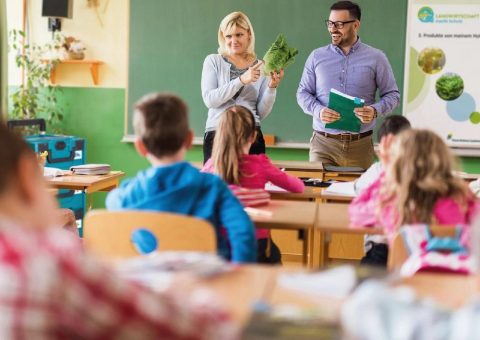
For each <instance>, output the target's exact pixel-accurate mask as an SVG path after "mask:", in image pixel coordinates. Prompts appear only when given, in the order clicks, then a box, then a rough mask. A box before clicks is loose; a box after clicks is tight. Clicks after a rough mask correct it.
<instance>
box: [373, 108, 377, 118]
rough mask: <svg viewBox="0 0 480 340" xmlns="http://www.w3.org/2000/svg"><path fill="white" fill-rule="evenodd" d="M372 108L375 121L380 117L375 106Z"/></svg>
mask: <svg viewBox="0 0 480 340" xmlns="http://www.w3.org/2000/svg"><path fill="white" fill-rule="evenodd" d="M372 108H373V119H375V118H377V116H378V113H377V109H376V108H374V107H373V106H372Z"/></svg>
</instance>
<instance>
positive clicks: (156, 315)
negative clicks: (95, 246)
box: [0, 123, 236, 339]
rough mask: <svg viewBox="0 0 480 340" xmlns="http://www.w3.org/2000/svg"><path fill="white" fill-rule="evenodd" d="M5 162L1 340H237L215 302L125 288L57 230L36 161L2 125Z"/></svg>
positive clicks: (1, 176)
mask: <svg viewBox="0 0 480 340" xmlns="http://www.w3.org/2000/svg"><path fill="white" fill-rule="evenodd" d="M0 159H1V162H0V250H1V251H0V272H1V273H2V275H0V309H1V311H2V314H1V317H0V338H1V339H107V338H108V339H129V338H132V337H134V338H138V339H187V338H188V339H224V338H225V337H227V338H230V339H232V338H233V339H235V338H236V336H235V331H234V332H232V328H231V327H232V324H231V321H229V320H230V319H229V318H228V315H226V314H225V311H223V310H221V309H219V308H218V304H217V302H216V301H215V300H214V299H213V298H207V300H209V301H206V300H203V301H202V303H197V302H194V300H192V299H190V297H185V291H179V292H174V291H171V290H170V291H166V292H163V293H154V292H153V291H150V290H149V289H147V288H144V287H141V286H140V285H138V284H133V283H131V282H128V281H126V280H123V279H121V278H120V277H118V276H117V275H115V274H114V273H113V272H111V271H110V270H109V269H108V268H106V267H105V266H103V265H101V264H100V263H98V262H96V261H95V260H94V259H92V258H91V257H89V256H88V255H87V254H85V252H84V251H83V249H82V248H81V245H80V244H79V242H78V237H75V236H73V235H72V234H71V233H69V232H66V231H64V230H62V228H56V224H57V214H56V212H57V207H56V202H55V200H54V198H53V196H52V195H51V193H49V192H48V191H47V184H46V182H45V181H44V179H43V174H42V172H41V168H40V167H39V166H38V162H37V160H36V157H35V155H34V153H33V152H32V150H30V148H29V147H28V145H27V144H26V143H25V141H24V140H23V139H22V138H21V137H19V136H17V135H15V134H14V133H13V132H12V131H10V130H8V128H7V127H6V126H5V125H4V124H3V123H0ZM197 300H198V299H197Z"/></svg>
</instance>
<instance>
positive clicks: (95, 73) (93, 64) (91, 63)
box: [50, 59, 103, 85]
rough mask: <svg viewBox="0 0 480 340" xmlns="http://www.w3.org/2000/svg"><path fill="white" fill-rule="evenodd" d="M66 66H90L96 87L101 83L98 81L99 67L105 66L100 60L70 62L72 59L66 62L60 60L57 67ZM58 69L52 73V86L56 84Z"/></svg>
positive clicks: (54, 69)
mask: <svg viewBox="0 0 480 340" xmlns="http://www.w3.org/2000/svg"><path fill="white" fill-rule="evenodd" d="M65 64H68V65H72V64H74V65H78V64H82V65H89V66H90V74H91V75H92V80H93V84H94V85H98V83H99V81H98V66H99V65H102V64H103V61H100V60H70V59H66V60H60V61H59V62H58V64H57V65H65ZM56 68H57V67H54V68H53V69H52V71H51V73H50V82H51V83H52V84H55V82H56V75H57V74H56V73H57V70H56Z"/></svg>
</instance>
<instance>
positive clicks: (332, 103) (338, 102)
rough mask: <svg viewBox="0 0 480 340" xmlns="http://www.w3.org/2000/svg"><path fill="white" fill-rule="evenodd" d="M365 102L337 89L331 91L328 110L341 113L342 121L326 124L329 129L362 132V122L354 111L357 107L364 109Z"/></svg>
mask: <svg viewBox="0 0 480 340" xmlns="http://www.w3.org/2000/svg"><path fill="white" fill-rule="evenodd" d="M364 105H365V101H364V100H363V99H361V98H358V97H352V96H349V95H348V94H345V93H343V92H340V91H337V90H335V89H331V90H330V95H329V98H328V108H329V109H332V110H335V111H337V112H338V113H340V119H339V120H337V121H335V122H333V123H328V124H325V127H327V128H329V129H338V130H344V131H350V132H355V133H357V132H360V127H361V125H362V122H361V121H360V119H358V118H357V116H355V112H353V110H354V109H355V108H357V107H363V106H364Z"/></svg>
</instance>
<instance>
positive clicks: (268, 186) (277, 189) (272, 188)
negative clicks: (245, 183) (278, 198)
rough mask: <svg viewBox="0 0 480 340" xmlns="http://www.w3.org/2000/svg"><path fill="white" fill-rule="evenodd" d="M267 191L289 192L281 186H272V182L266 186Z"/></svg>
mask: <svg viewBox="0 0 480 340" xmlns="http://www.w3.org/2000/svg"><path fill="white" fill-rule="evenodd" d="M265 190H266V191H268V192H288V190H285V189H283V188H280V187H279V186H276V185H275V184H272V183H271V182H267V183H266V184H265Z"/></svg>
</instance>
